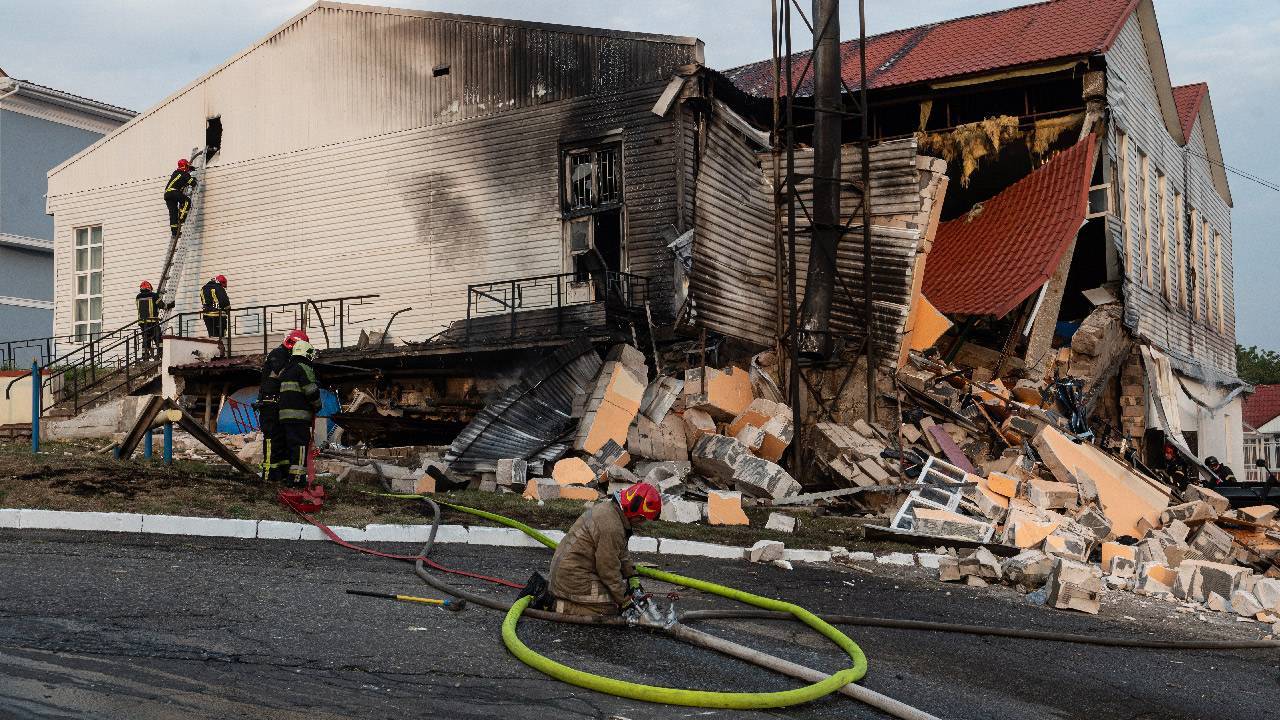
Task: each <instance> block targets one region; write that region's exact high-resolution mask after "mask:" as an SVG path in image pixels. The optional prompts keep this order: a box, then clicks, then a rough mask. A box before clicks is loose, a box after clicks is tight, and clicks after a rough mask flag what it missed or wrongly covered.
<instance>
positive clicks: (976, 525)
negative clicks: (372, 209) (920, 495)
mask: <svg viewBox="0 0 1280 720" xmlns="http://www.w3.org/2000/svg"><path fill="white" fill-rule="evenodd" d="M914 514H915V519H914V520H913V521H912V525H911V531H912V532H913V533H916V534H917V535H931V536H933V537H940V538H954V539H957V540H971V541H973V542H985V541H986V539H987V537H988V536H989V532H988V531H989V530H990V528H991V526H990V525H989V524H988V523H984V522H982V521H981V520H975V519H973V518H970V517H966V516H964V515H960V514H959V513H953V512H948V511H946V510H935V509H933V508H926V507H916V508H914Z"/></svg>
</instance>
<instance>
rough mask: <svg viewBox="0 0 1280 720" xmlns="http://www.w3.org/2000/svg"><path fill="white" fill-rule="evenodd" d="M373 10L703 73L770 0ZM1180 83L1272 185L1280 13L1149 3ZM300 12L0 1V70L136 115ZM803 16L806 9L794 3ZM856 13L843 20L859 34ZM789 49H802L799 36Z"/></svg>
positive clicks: (1238, 156)
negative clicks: (642, 43)
mask: <svg viewBox="0 0 1280 720" xmlns="http://www.w3.org/2000/svg"><path fill="white" fill-rule="evenodd" d="M365 2H369V3H371V4H391V5H395V6H398V7H407V8H416V9H423V10H438V11H442V12H456V13H467V14H472V15H489V16H496V17H506V18H513V19H520V20H539V21H543V22H554V23H564V24H570V25H586V26H591V27H605V28H613V29H618V30H632V31H639V32H653V33H663V34H669V35H693V36H696V37H698V38H701V39H702V40H703V41H704V42H705V43H706V59H707V64H708V65H710V66H711V67H715V68H719V69H725V68H730V67H733V66H736V65H741V64H743V63H747V62H752V61H755V60H762V59H765V58H767V57H769V52H770V50H769V2H768V1H767V0H643V1H642V2H625V3H623V2H599V0H592V1H590V2H587V1H585V0H522V1H521V2H509V1H508V2H503V1H501V0H381V1H380V0H365ZM1155 3H1156V15H1157V18H1158V20H1159V23H1160V30H1161V33H1162V35H1163V37H1164V47H1165V54H1166V56H1167V58H1168V62H1169V71H1170V73H1171V75H1172V79H1173V83H1174V84H1175V85H1182V84H1185V83H1190V82H1200V81H1205V82H1208V83H1209V92H1210V96H1211V98H1212V100H1213V107H1214V115H1215V117H1216V120H1217V124H1218V133H1219V135H1220V137H1221V141H1222V146H1223V156H1224V158H1225V160H1226V163H1227V164H1228V165H1232V166H1234V167H1237V168H1240V169H1242V170H1245V171H1248V172H1250V173H1252V174H1254V175H1257V176H1260V177H1262V178H1264V179H1267V180H1270V181H1272V182H1275V183H1278V184H1280V143H1277V142H1276V141H1275V140H1276V136H1275V131H1274V128H1275V127H1276V126H1277V121H1280V72H1277V71H1276V68H1280V42H1276V40H1275V38H1276V37H1280V2H1277V1H1276V0H1215V1H1214V2H1204V0H1155ZM309 4H310V3H309V2H307V0H205V1H204V2H187V3H183V2H174V0H110V1H109V2H108V1H106V0H97V1H96V2H91V1H89V0H41V1H40V2H28V1H19V0H0V68H3V69H4V70H5V71H6V72H7V73H8V74H9V75H11V76H13V77H16V78H21V79H25V80H31V81H33V82H38V83H40V84H43V85H48V86H51V87H55V88H58V89H60V90H65V91H67V92H72V93H76V94H79V95H84V96H87V97H91V98H94V99H96V100H102V101H104V102H110V103H112V104H116V105H122V106H124V107H128V108H132V109H134V110H143V109H145V108H147V107H149V106H151V105H152V104H154V103H156V102H157V101H159V100H161V99H163V98H164V97H166V96H167V95H169V94H170V93H172V92H173V91H175V90H177V89H179V88H180V87H182V86H183V85H185V84H187V83H188V82H190V81H191V80H193V79H195V78H197V77H199V76H200V75H202V74H204V73H205V72H207V71H209V70H210V69H212V68H214V67H216V66H217V65H219V64H220V63H222V62H224V61H225V60H226V59H228V58H229V57H231V56H232V55H234V54H235V53H237V52H239V51H240V50H243V49H244V48H246V47H248V46H249V45H251V44H252V43H254V42H255V41H257V40H259V39H261V38H262V37H263V36H265V35H266V34H267V33H268V32H269V31H270V30H272V29H273V28H274V27H276V26H277V25H278V24H280V23H281V22H283V21H285V20H287V19H288V18H290V17H292V16H293V15H294V14H296V13H297V12H299V11H300V10H302V9H303V8H305V7H306V6H307V5H309ZM800 4H801V6H802V7H804V8H806V9H807V8H808V7H809V5H810V3H809V2H807V1H805V0H801V3H800ZM1022 4H1026V3H1025V1H1024V0H867V2H866V15H867V33H868V34H874V33H877V32H884V31H887V30H894V29H898V28H903V27H910V26H914V25H920V24H924V23H930V22H936V21H939V20H945V19H948V18H954V17H960V16H962V15H970V14H973V13H980V12H987V11H990V10H998V9H1002V8H1007V7H1013V6H1016V5H1022ZM856 7H857V5H856V3H855V2H853V1H852V0H846V2H844V3H843V7H842V11H841V20H840V22H841V34H842V38H843V39H848V38H850V37H853V36H855V35H856V33H857V28H858V25H857V10H856ZM796 25H797V26H798V30H797V34H796V35H795V36H794V37H793V42H794V43H795V46H796V47H797V48H804V47H808V45H809V44H810V43H809V39H808V38H806V37H804V36H803V35H802V34H801V33H800V31H801V30H803V28H802V27H800V23H798V22H797V23H796ZM1230 182H1231V191H1232V195H1233V199H1234V200H1235V209H1234V212H1233V228H1232V235H1233V242H1234V249H1235V273H1236V314H1237V320H1236V334H1237V338H1238V341H1239V342H1240V343H1241V344H1243V345H1259V346H1261V347H1265V348H1270V349H1275V350H1280V323H1278V322H1274V321H1273V318H1274V316H1275V314H1276V310H1277V309H1280V307H1277V304H1278V303H1277V300H1278V299H1280V292H1277V291H1276V290H1275V288H1274V285H1273V282H1274V280H1273V279H1271V278H1272V275H1271V273H1273V272H1275V271H1276V269H1277V268H1280V245H1277V244H1276V243H1273V242H1272V241H1271V240H1272V238H1271V235H1270V232H1271V230H1272V229H1273V228H1278V227H1280V193H1277V192H1275V191H1273V190H1269V189H1266V188H1264V187H1262V186H1260V185H1257V184H1255V183H1252V182H1250V181H1248V180H1245V179H1243V178H1241V177H1238V176H1235V175H1232V176H1230Z"/></svg>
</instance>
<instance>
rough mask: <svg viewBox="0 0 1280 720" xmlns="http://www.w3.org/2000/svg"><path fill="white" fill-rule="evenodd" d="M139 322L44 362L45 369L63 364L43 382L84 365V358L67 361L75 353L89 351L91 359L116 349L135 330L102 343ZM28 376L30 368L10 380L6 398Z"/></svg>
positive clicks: (88, 341) (102, 335)
mask: <svg viewBox="0 0 1280 720" xmlns="http://www.w3.org/2000/svg"><path fill="white" fill-rule="evenodd" d="M137 324H138V321H137V320H134V321H133V322H131V323H129V324H128V325H122V326H121V327H118V328H116V329H115V330H112V331H111V332H109V333H103V334H99V335H98V336H97V337H91V338H89V340H87V341H85V342H84V343H82V344H81V345H79V346H78V347H77V348H76V349H74V350H71V351H70V352H67V353H64V354H62V355H59V356H58V357H56V358H54V359H52V360H50V361H49V362H47V363H45V364H44V367H43V369H45V370H49V369H53V368H59V366H60V365H61V367H60V369H58V370H57V371H56V372H51V373H48V374H47V375H46V379H45V380H44V381H43V383H42V384H45V383H52V382H53V378H55V377H60V376H62V375H64V374H66V372H67V371H68V370H70V369H71V368H74V367H77V366H80V365H83V364H84V362H85V361H84V360H79V361H77V362H73V363H67V362H66V361H67V360H68V359H69V358H71V357H72V356H73V355H76V354H81V355H83V354H85V353H86V352H87V353H88V355H89V359H92V358H94V357H101V356H102V355H103V353H104V352H105V350H113V349H115V348H117V347H119V346H120V341H121V340H124V341H127V340H128V339H129V338H131V337H133V336H134V333H133V332H130V333H128V334H127V335H122V336H121V337H120V338H116V342H115V343H114V344H112V345H111V346H109V347H107V348H106V349H105V350H104V349H103V348H102V343H103V342H104V341H106V340H109V339H111V338H112V337H113V336H116V335H121V334H122V333H124V331H126V330H129V328H132V327H134V326H135V325H137ZM72 337H74V336H72ZM95 345H96V346H97V347H98V349H97V351H96V352H95V351H94V346H95ZM28 377H31V371H30V370H28V371H26V372H25V373H23V374H21V375H19V376H17V377H15V378H14V379H13V380H10V381H9V384H8V385H6V386H5V388H4V397H5V399H6V400H8V399H9V392H10V390H12V389H13V386H14V384H15V383H17V382H18V381H19V380H22V379H23V378H28ZM32 392H35V388H34V387H33V388H32ZM42 402H43V401H42ZM42 409H43V407H42Z"/></svg>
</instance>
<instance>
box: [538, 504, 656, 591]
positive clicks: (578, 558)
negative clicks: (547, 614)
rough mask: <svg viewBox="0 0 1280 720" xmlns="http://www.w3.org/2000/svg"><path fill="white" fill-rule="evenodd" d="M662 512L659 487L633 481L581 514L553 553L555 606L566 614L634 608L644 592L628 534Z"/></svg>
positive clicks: (552, 580)
mask: <svg viewBox="0 0 1280 720" xmlns="http://www.w3.org/2000/svg"><path fill="white" fill-rule="evenodd" d="M661 512H662V495H660V494H659V493H658V489H657V488H655V487H654V486H652V485H649V484H647V483H637V484H635V485H632V486H631V487H629V488H627V489H625V490H620V491H618V492H615V493H613V494H612V495H610V496H609V499H608V500H606V501H604V502H601V503H597V504H596V505H595V506H594V507H592V508H591V509H590V510H588V511H587V512H585V513H583V514H582V515H581V516H579V517H578V519H577V521H576V522H574V523H573V527H571V528H569V532H568V534H566V535H565V536H564V539H563V540H561V541H560V545H559V547H557V548H556V552H555V555H553V556H552V558H551V577H550V579H549V581H548V585H549V587H548V589H549V590H550V593H551V595H552V596H554V605H553V609H554V610H555V611H556V612H559V613H566V614H569V615H619V614H622V615H623V616H627V615H628V614H635V613H637V612H638V610H639V606H640V605H642V604H645V603H646V602H647V601H646V598H647V597H648V596H647V595H646V594H645V592H644V589H643V588H642V587H641V586H640V577H639V575H637V574H636V568H635V565H632V564H631V559H630V558H629V557H628V556H627V540H628V539H629V538H630V537H631V531H632V530H633V529H635V528H638V527H640V526H641V525H643V524H644V523H645V521H647V520H656V519H657V518H658V515H659V513H661Z"/></svg>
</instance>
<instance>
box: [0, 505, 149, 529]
mask: <svg viewBox="0 0 1280 720" xmlns="http://www.w3.org/2000/svg"><path fill="white" fill-rule="evenodd" d="M18 513H19V515H18V527H21V528H29V529H33V530H34V529H38V528H47V529H51V530H99V531H107V532H141V531H142V516H141V515H138V514H135V513H102V512H67V511H63V510H19V511H18Z"/></svg>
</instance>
